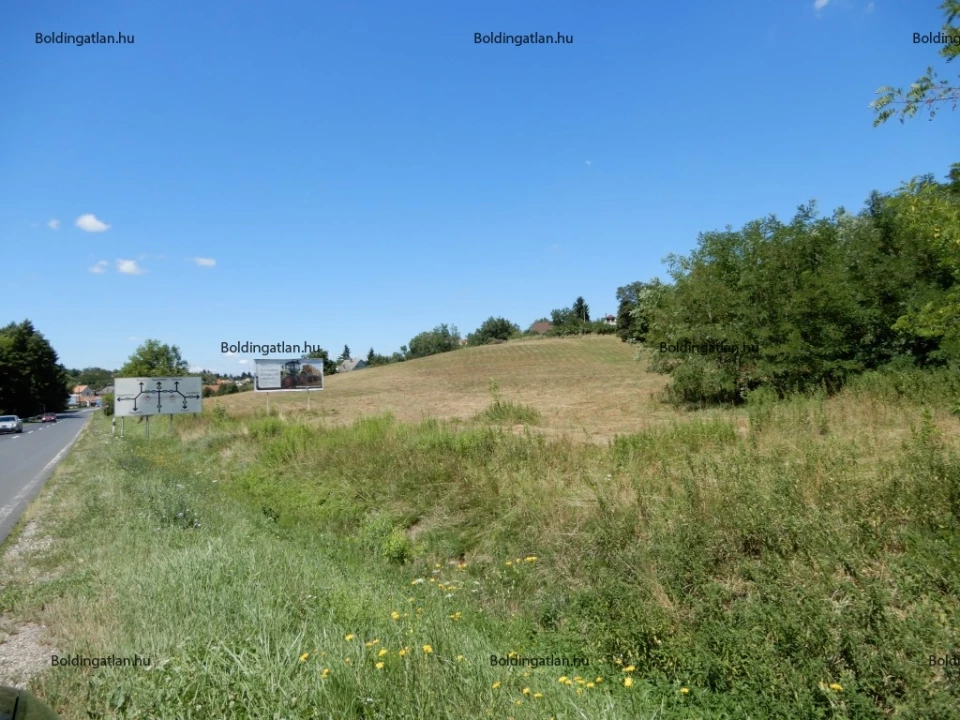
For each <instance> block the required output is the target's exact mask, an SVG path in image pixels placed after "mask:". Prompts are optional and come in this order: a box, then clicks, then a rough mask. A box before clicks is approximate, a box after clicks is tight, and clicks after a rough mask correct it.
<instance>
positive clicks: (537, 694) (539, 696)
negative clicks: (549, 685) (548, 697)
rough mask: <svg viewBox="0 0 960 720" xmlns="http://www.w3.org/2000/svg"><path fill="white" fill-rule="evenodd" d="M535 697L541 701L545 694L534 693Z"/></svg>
mask: <svg viewBox="0 0 960 720" xmlns="http://www.w3.org/2000/svg"><path fill="white" fill-rule="evenodd" d="M533 696H534V697H535V698H536V699H537V700H539V699H540V698H542V697H543V693H534V694H533Z"/></svg>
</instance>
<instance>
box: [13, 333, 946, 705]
mask: <svg viewBox="0 0 960 720" xmlns="http://www.w3.org/2000/svg"><path fill="white" fill-rule="evenodd" d="M632 357H633V353H632V352H631V350H630V349H629V348H626V347H624V346H622V345H619V344H617V343H616V342H610V341H608V339H605V338H587V339H564V340H542V341H532V342H522V343H517V344H516V345H513V344H511V343H508V344H506V345H502V346H494V347H489V348H479V349H477V350H475V351H474V350H468V351H458V352H456V353H450V354H449V355H447V356H441V357H433V358H427V359H425V360H422V361H416V362H410V363H404V364H403V365H399V366H393V367H388V368H383V369H374V370H370V371H367V370H364V371H361V372H357V373H352V374H349V375H343V376H339V377H334V378H331V379H330V382H329V384H328V389H327V390H325V391H324V393H317V394H316V395H315V396H314V397H315V398H318V397H321V396H322V399H320V401H319V402H315V400H313V399H312V400H311V404H312V407H311V411H310V412H309V413H308V412H307V411H306V410H305V408H303V407H299V406H298V402H299V400H298V398H295V397H291V396H290V395H287V396H283V399H281V400H279V401H278V402H274V400H271V405H272V411H271V412H270V413H269V414H268V413H266V412H265V409H264V408H262V407H257V405H259V404H260V402H261V400H262V396H257V397H251V396H250V395H245V396H233V397H230V398H227V399H223V400H221V401H219V403H217V402H209V401H208V402H207V407H208V408H212V409H211V411H210V412H206V413H204V416H202V417H200V418H178V419H177V423H176V425H175V427H174V433H173V434H169V430H168V429H167V428H166V426H165V424H164V426H163V427H162V428H158V429H155V431H154V433H153V437H152V439H151V440H150V441H149V442H147V441H146V440H145V439H144V438H143V436H142V433H143V427H142V425H138V424H136V423H128V424H127V433H128V437H126V438H124V439H123V440H119V439H114V438H112V437H111V436H110V433H109V419H108V418H104V417H102V416H100V417H97V418H95V420H94V423H93V425H92V426H91V429H90V431H89V432H88V433H87V434H86V435H85V436H84V438H83V439H82V440H81V441H80V442H79V443H78V444H77V446H76V447H75V450H74V451H73V452H72V454H71V456H70V458H69V459H68V460H67V461H66V462H65V463H64V465H63V466H62V467H61V468H60V469H59V470H58V473H57V475H56V477H55V478H54V480H52V481H51V483H50V484H49V486H48V488H47V489H46V490H45V491H44V493H43V494H42V496H41V498H40V500H39V501H38V502H37V503H36V504H35V506H34V507H33V508H32V510H31V513H30V517H29V519H28V522H27V523H26V528H27V533H26V534H28V535H29V536H30V537H31V538H32V542H31V543H30V544H29V546H28V549H27V550H24V549H23V546H21V545H14V544H13V541H11V543H10V544H11V546H12V550H11V551H10V552H8V553H7V556H6V557H5V560H4V562H3V563H2V564H0V587H2V591H0V610H2V612H3V614H4V618H5V620H4V623H5V627H6V628H7V629H8V630H10V631H11V632H13V631H15V629H16V625H17V624H21V625H22V624H25V623H43V624H44V625H46V627H47V628H48V631H47V633H48V637H47V641H48V642H49V643H50V644H51V646H52V647H56V648H57V649H58V650H59V652H61V653H62V654H73V655H84V656H87V657H99V656H104V655H116V656H132V655H134V654H136V655H139V656H141V657H149V658H150V659H151V667H150V669H145V668H114V667H105V668H104V667H101V668H98V669H95V670H94V669H91V668H52V669H49V668H48V671H47V672H46V673H45V674H44V675H43V676H41V677H39V678H37V679H36V680H35V681H34V684H33V688H34V689H35V690H36V692H37V693H38V694H39V695H41V696H42V697H44V698H46V699H48V700H49V701H50V702H51V703H52V704H54V705H55V706H56V708H57V709H58V711H60V712H61V713H62V716H63V717H64V718H65V720H79V719H80V718H198V719H199V718H220V717H223V718H398V719H407V718H409V719H413V718H418V719H419V718H430V719H432V718H450V719H453V718H458V719H459V718H485V717H496V718H510V717H512V718H516V719H517V720H520V719H524V720H525V719H527V718H543V719H544V720H546V719H547V718H551V717H552V718H556V719H557V720H571V719H573V718H590V719H591V720H592V719H593V718H610V719H613V718H623V719H627V718H630V719H633V718H658V719H659V718H684V719H686V718H718V719H719V718H782V719H783V720H787V719H790V720H793V719H796V718H799V719H808V718H809V719H811V720H812V719H815V718H817V719H819V718H888V717H897V718H918V719H919V718H924V719H927V718H934V719H946V718H956V717H958V716H960V713H958V710H957V708H960V667H958V666H957V665H956V664H951V663H950V662H948V660H950V659H951V658H960V522H958V518H960V460H958V446H960V434H958V423H957V419H956V418H955V417H953V416H951V415H950V414H949V412H948V405H949V402H950V398H949V397H948V392H947V390H946V389H945V388H948V387H952V386H949V382H952V381H949V380H945V381H942V382H943V383H946V384H940V385H938V384H937V383H938V382H940V381H935V380H931V381H929V382H927V381H918V383H917V384H915V385H911V386H906V385H903V384H902V383H901V384H897V383H893V382H890V381H887V380H884V379H882V378H878V377H874V378H867V379H865V380H864V382H860V383H855V384H854V385H853V386H851V387H850V388H849V389H848V390H845V391H844V392H843V393H841V394H840V395H838V396H836V397H832V398H826V397H823V396H816V395H814V396H810V397H806V398H796V399H793V400H789V401H784V402H780V403H757V404H751V405H749V406H748V407H746V408H743V409H738V410H716V411H711V412H696V413H682V412H678V411H675V410H671V409H668V408H667V407H665V406H663V405H659V404H657V403H656V401H655V400H653V399H651V397H650V393H651V392H655V391H656V388H657V387H659V386H661V385H662V382H663V381H662V379H661V378H656V377H650V376H649V375H647V374H645V373H644V371H643V365H642V364H637V363H634V362H633V360H632ZM578 367H579V370H580V376H578V374H577V371H576V368H578ZM508 370H509V372H508ZM490 377H494V378H495V379H496V381H497V383H498V385H499V394H500V396H501V399H502V403H503V406H502V407H501V409H500V410H497V411H494V404H493V402H492V397H491V393H490V392H489V385H488V383H489V378H490ZM941 380H942V378H941ZM567 386H569V387H570V390H569V391H568V388H567ZM377 388H379V390H377ZM951 392H952V390H951ZM276 397H278V398H279V397H281V396H279V395H278V396H276ZM378 398H382V401H383V404H382V405H381V404H378ZM460 398H462V402H460V401H459V399H460ZM509 403H514V405H509ZM618 403H619V404H618ZM216 407H219V408H220V409H219V410H216V409H215V408H216ZM504 407H505V408H506V409H504ZM388 410H392V411H393V413H394V415H395V417H391V416H390V415H387V414H384V412H385V411H388ZM334 411H337V412H334ZM430 415H434V416H439V417H441V418H444V419H437V418H436V417H434V418H429V417H428V419H425V420H421V419H420V418H421V417H422V416H430ZM521 416H525V417H526V418H527V419H528V421H529V422H530V423H531V424H530V425H527V426H525V427H520V428H518V427H516V426H517V425H521V423H511V422H506V424H505V425H504V423H503V422H502V421H503V419H504V418H506V419H508V420H509V418H511V417H521ZM354 418H360V419H359V420H358V421H356V422H353V423H350V421H351V420H353V419H354ZM454 419H459V421H455V420H454ZM404 420H408V421H410V422H404ZM588 422H590V423H592V424H590V425H587V426H586V431H584V429H583V428H580V427H578V425H579V424H580V423H588ZM544 428H546V429H548V430H552V431H553V432H552V433H549V434H547V435H542V434H541V432H542V430H543V429H544ZM598 428H602V430H598ZM615 433H620V434H619V435H618V436H617V437H616V438H614V439H612V440H610V441H609V442H589V443H585V442H581V440H582V439H584V438H586V437H588V436H589V437H590V439H592V440H594V441H596V440H597V439H598V438H600V437H601V436H602V437H607V436H609V437H612V436H613V435H614V434H615ZM38 538H43V539H44V541H43V542H39V541H38V540H37V539H38ZM491 656H496V657H497V658H508V659H509V658H513V659H514V661H516V660H518V659H524V658H525V659H527V660H530V659H537V658H557V659H560V660H561V661H566V662H567V663H569V664H568V665H566V666H564V665H559V666H557V665H552V666H551V665H546V666H541V667H536V668H534V667H531V666H530V665H529V664H528V665H527V666H524V667H518V666H509V665H507V666H501V665H496V666H494V665H492V664H491V662H490V658H491ZM931 657H933V658H934V663H933V664H931V662H930V658H931ZM941 660H943V661H944V662H943V663H942V664H940V661H941ZM508 661H509V660H508ZM584 662H585V663H587V664H586V665H584V664H583V663H584ZM573 663H579V664H573Z"/></svg>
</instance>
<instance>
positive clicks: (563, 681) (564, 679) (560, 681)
mask: <svg viewBox="0 0 960 720" xmlns="http://www.w3.org/2000/svg"><path fill="white" fill-rule="evenodd" d="M566 681H567V676H566V675H562V676H561V677H560V679H559V680H557V682H558V683H560V684H561V685H563V684H564V683H565V682H566Z"/></svg>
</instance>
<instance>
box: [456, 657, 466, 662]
mask: <svg viewBox="0 0 960 720" xmlns="http://www.w3.org/2000/svg"><path fill="white" fill-rule="evenodd" d="M464 660H466V658H465V657H464V656H463V655H457V662H463V661H464Z"/></svg>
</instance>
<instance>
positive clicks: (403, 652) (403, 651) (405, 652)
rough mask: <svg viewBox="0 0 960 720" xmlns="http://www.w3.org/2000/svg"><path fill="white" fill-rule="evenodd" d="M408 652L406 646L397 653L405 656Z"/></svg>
mask: <svg viewBox="0 0 960 720" xmlns="http://www.w3.org/2000/svg"><path fill="white" fill-rule="evenodd" d="M406 654H407V649H406V648H403V649H402V650H400V652H398V653H397V655H399V656H400V657H403V656H404V655H406Z"/></svg>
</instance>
